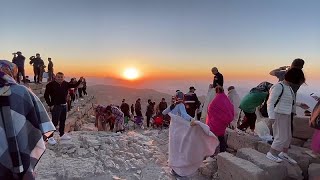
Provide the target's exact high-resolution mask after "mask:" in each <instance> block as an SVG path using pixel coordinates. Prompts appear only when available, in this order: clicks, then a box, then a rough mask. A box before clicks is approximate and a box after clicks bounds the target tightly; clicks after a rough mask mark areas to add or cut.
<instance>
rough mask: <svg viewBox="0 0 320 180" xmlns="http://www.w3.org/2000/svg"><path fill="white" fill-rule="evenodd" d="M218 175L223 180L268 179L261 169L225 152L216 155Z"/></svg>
mask: <svg viewBox="0 0 320 180" xmlns="http://www.w3.org/2000/svg"><path fill="white" fill-rule="evenodd" d="M218 174H219V178H220V179H223V180H248V179H250V180H267V179H268V174H267V173H266V171H264V170H263V169H261V168H259V167H258V166H256V165H255V164H253V163H251V162H250V161H247V160H244V159H241V158H238V157H236V156H234V155H232V154H230V153H226V152H225V153H220V154H218Z"/></svg>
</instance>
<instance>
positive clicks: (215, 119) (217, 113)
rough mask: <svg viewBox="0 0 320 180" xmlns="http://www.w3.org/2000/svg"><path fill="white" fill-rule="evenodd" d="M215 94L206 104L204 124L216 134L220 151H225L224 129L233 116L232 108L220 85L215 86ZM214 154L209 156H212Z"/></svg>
mask: <svg viewBox="0 0 320 180" xmlns="http://www.w3.org/2000/svg"><path fill="white" fill-rule="evenodd" d="M215 91H216V96H215V98H214V99H213V100H212V101H211V103H210V104H209V106H208V115H207V119H206V124H207V125H208V126H209V127H210V131H211V132H212V133H213V134H214V135H216V136H217V137H218V139H219V142H220V152H225V151H226V149H227V144H226V141H225V137H224V135H225V131H226V129H227V127H228V125H229V124H230V123H231V122H232V120H233V118H234V108H233V105H232V103H231V102H230V100H229V98H228V97H227V95H226V94H225V93H224V90H223V88H222V87H221V86H217V87H216V88H215ZM213 156H214V155H212V156H211V159H210V158H208V159H209V161H210V160H212V157H213Z"/></svg>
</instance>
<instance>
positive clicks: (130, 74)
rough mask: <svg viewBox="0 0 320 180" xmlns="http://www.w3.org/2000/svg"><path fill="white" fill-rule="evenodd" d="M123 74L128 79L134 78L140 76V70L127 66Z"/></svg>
mask: <svg viewBox="0 0 320 180" xmlns="http://www.w3.org/2000/svg"><path fill="white" fill-rule="evenodd" d="M123 76H124V78H126V79H128V80H134V79H137V78H138V77H139V72H138V70H137V69H136V68H127V69H125V70H124V72H123Z"/></svg>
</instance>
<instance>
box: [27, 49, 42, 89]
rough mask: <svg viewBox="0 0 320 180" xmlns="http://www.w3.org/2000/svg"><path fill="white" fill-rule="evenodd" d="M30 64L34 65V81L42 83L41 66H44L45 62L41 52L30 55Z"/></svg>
mask: <svg viewBox="0 0 320 180" xmlns="http://www.w3.org/2000/svg"><path fill="white" fill-rule="evenodd" d="M30 64H31V65H33V73H34V83H36V84H37V83H40V73H41V68H42V67H43V66H44V62H43V60H42V59H41V57H40V54H39V53H37V54H36V57H34V56H31V57H30Z"/></svg>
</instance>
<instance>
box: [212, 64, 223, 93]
mask: <svg viewBox="0 0 320 180" xmlns="http://www.w3.org/2000/svg"><path fill="white" fill-rule="evenodd" d="M211 72H212V74H213V75H214V79H213V83H212V87H213V88H216V87H217V86H221V87H223V83H224V80H223V75H222V74H221V73H220V72H219V70H218V68H216V67H213V68H212V69H211Z"/></svg>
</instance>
